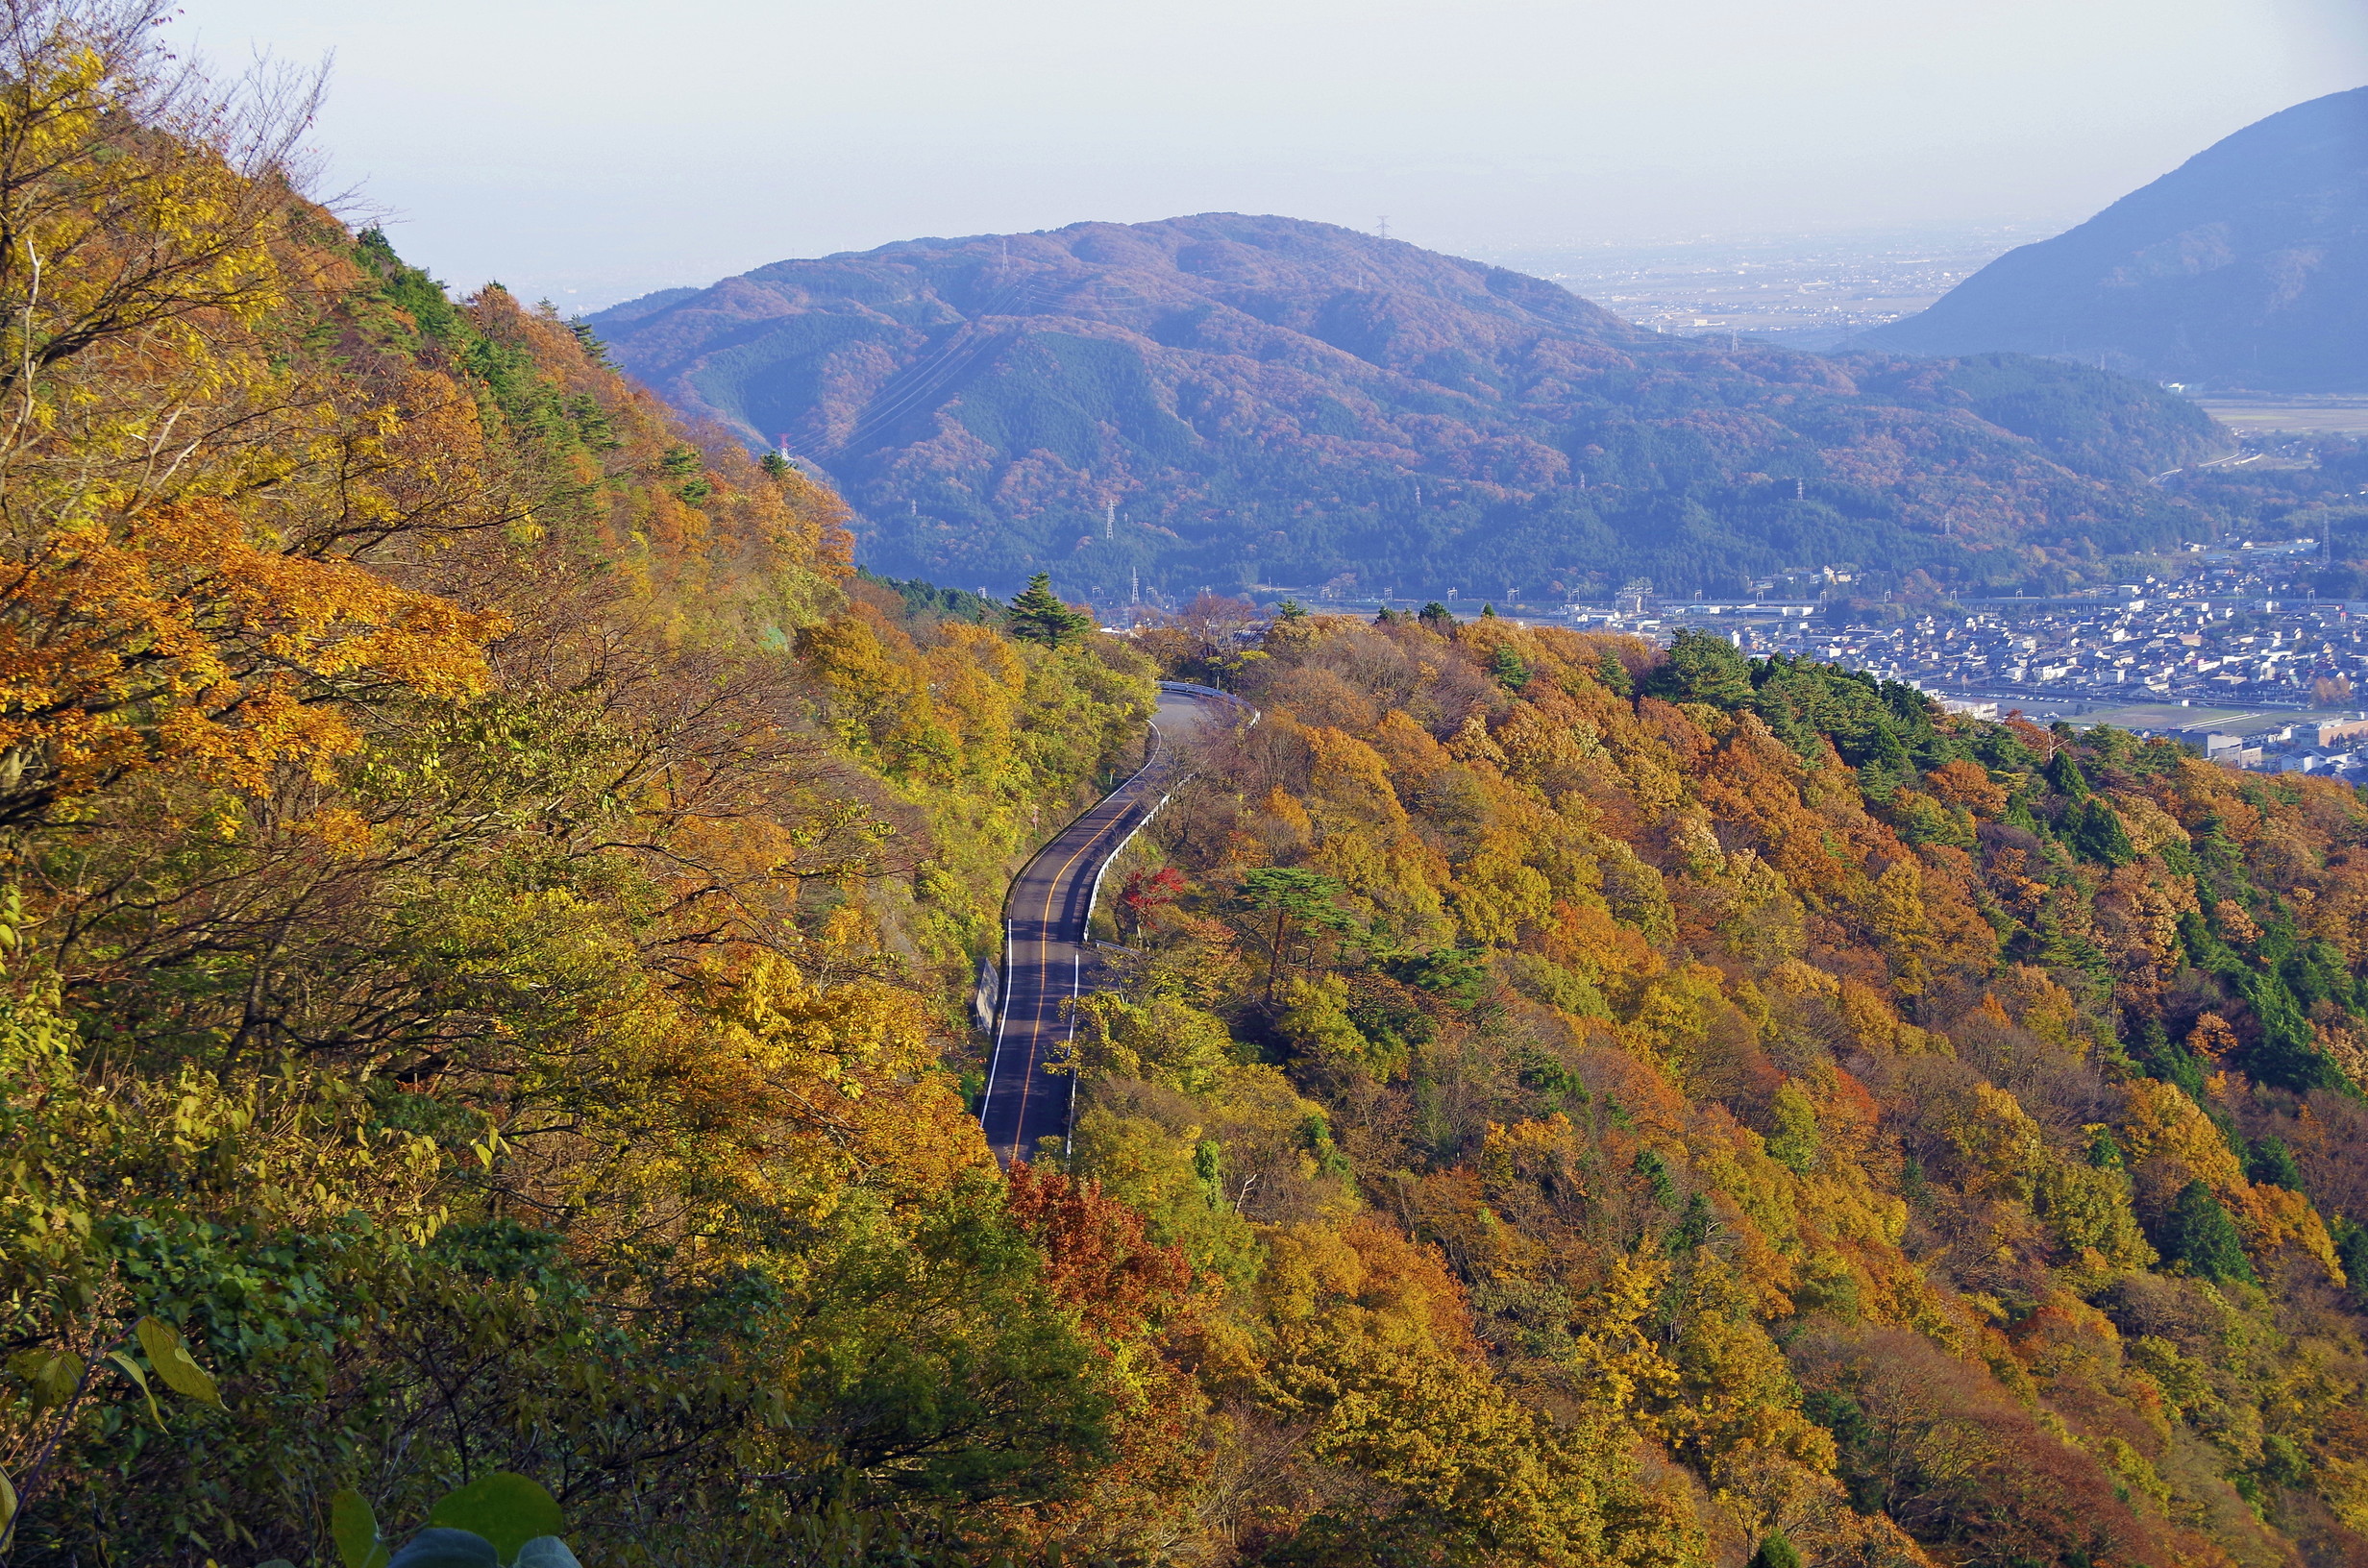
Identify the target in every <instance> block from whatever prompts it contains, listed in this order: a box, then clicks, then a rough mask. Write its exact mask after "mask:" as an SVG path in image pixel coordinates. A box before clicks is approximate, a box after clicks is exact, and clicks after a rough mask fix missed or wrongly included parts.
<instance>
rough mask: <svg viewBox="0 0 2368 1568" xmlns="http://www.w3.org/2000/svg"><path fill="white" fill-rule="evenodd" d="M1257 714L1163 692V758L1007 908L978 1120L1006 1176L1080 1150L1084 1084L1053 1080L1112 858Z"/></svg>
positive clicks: (1156, 736)
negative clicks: (1187, 764) (1055, 1150)
mask: <svg viewBox="0 0 2368 1568" xmlns="http://www.w3.org/2000/svg"><path fill="white" fill-rule="evenodd" d="M1252 711H1253V710H1251V709H1249V708H1248V706H1247V705H1246V704H1245V703H1243V702H1242V701H1241V700H1240V699H1239V698H1231V697H1227V696H1225V695H1223V694H1222V693H1220V692H1213V691H1210V690H1208V689H1207V688H1206V687H1191V686H1186V685H1183V684H1181V683H1178V682H1172V681H1163V682H1161V683H1160V694H1159V709H1158V713H1157V715H1156V716H1155V717H1154V718H1153V719H1152V721H1151V738H1152V746H1151V754H1150V757H1149V759H1148V760H1147V761H1146V762H1145V763H1144V765H1143V767H1142V768H1141V769H1140V770H1139V771H1137V772H1136V773H1135V774H1134V776H1133V777H1131V778H1129V779H1127V780H1126V782H1125V783H1123V784H1121V785H1120V786H1119V787H1118V788H1117V789H1115V790H1113V791H1111V792H1110V793H1109V794H1108V795H1106V796H1103V797H1102V798H1101V801H1100V803H1099V804H1098V805H1096V806H1095V807H1094V808H1093V809H1092V810H1091V811H1089V812H1087V813H1086V814H1085V815H1084V816H1082V817H1080V818H1078V819H1077V820H1076V821H1073V822H1072V823H1070V824H1069V826H1068V827H1066V828H1064V829H1063V830H1062V831H1061V832H1060V834H1059V835H1058V836H1057V837H1055V838H1054V839H1053V840H1052V842H1051V843H1049V844H1048V845H1045V846H1044V847H1043V848H1041V849H1039V850H1037V851H1036V854H1035V858H1034V859H1032V860H1030V861H1029V862H1028V863H1027V864H1026V865H1025V866H1024V867H1022V868H1021V870H1020V874H1019V875H1018V876H1017V877H1015V878H1013V880H1012V884H1011V894H1010V897H1009V898H1008V900H1007V901H1006V902H1005V904H1004V906H1003V988H1002V997H1001V1001H1000V1005H999V1006H998V1007H997V1009H996V1014H995V1044H994V1047H993V1052H992V1054H991V1055H990V1056H989V1057H988V1059H987V1090H986V1094H985V1095H984V1097H983V1098H982V1099H981V1100H980V1102H979V1108H978V1120H979V1123H980V1125H981V1126H983V1127H984V1128H985V1129H986V1134H987V1143H988V1146H989V1147H991V1148H993V1149H994V1150H995V1157H996V1159H998V1160H999V1161H1001V1162H1002V1163H1003V1164H1005V1165H1010V1164H1015V1163H1016V1162H1019V1161H1023V1160H1025V1159H1027V1158H1028V1157H1029V1156H1030V1155H1031V1154H1033V1153H1034V1152H1035V1150H1036V1146H1037V1143H1038V1141H1039V1140H1040V1139H1047V1138H1053V1139H1060V1140H1062V1142H1063V1143H1064V1144H1066V1143H1067V1141H1068V1139H1069V1111H1070V1102H1071V1100H1072V1099H1073V1097H1074V1095H1075V1093H1076V1088H1077V1081H1076V1078H1075V1077H1074V1075H1073V1074H1070V1073H1065V1072H1054V1071H1052V1070H1051V1066H1052V1064H1053V1063H1054V1062H1056V1061H1058V1060H1059V1059H1060V1056H1061V1051H1060V1047H1061V1045H1062V1043H1063V1042H1064V1041H1067V1040H1068V1039H1069V1037H1070V1035H1072V1034H1073V1033H1074V1031H1075V1026H1074V1025H1073V1023H1072V1022H1071V1020H1070V1019H1068V1018H1066V1017H1062V1015H1061V1003H1062V1002H1064V1001H1066V1000H1067V999H1069V998H1070V997H1072V996H1076V995H1081V994H1083V993H1084V992H1087V991H1090V990H1092V989H1094V985H1095V979H1096V975H1095V971H1096V968H1097V967H1098V960H1097V959H1096V957H1095V954H1094V951H1093V949H1092V948H1091V947H1090V946H1089V945H1088V944H1087V943H1086V929H1085V924H1086V919H1087V917H1088V916H1090V915H1091V914H1092V913H1093V908H1094V893H1095V885H1096V883H1098V881H1099V880H1100V878H1101V870H1102V868H1103V867H1104V866H1106V865H1108V864H1109V862H1110V857H1111V856H1113V855H1115V854H1117V853H1118V852H1119V849H1120V847H1121V846H1122V845H1124V844H1125V843H1126V841H1127V840H1128V839H1129V838H1132V837H1133V836H1134V834H1135V832H1136V831H1137V830H1138V829H1140V828H1141V827H1142V826H1143V824H1144V823H1145V822H1147V821H1150V820H1151V814H1152V813H1153V812H1155V811H1157V810H1158V809H1159V806H1160V802H1161V801H1163V800H1165V799H1166V798H1167V795H1168V791H1169V790H1171V789H1172V788H1173V787H1174V785H1175V783H1176V780H1177V777H1178V772H1177V770H1178V769H1179V767H1180V766H1181V765H1182V756H1181V747H1183V746H1184V745H1185V744H1186V743H1188V742H1190V741H1191V740H1193V739H1194V738H1196V736H1198V735H1200V734H1203V733H1210V732H1215V731H1221V730H1223V729H1225V728H1226V727H1228V726H1230V725H1232V724H1233V723H1236V722H1237V721H1238V720H1240V719H1242V718H1244V717H1246V716H1249V715H1250V714H1251V712H1252Z"/></svg>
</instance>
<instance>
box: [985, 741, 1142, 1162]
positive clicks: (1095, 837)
mask: <svg viewBox="0 0 2368 1568" xmlns="http://www.w3.org/2000/svg"><path fill="white" fill-rule="evenodd" d="M1134 782H1135V780H1134V779H1131V778H1130V779H1128V780H1127V781H1126V783H1125V784H1124V785H1121V786H1120V787H1119V788H1118V789H1117V790H1115V791H1113V792H1112V793H1111V794H1110V796H1108V797H1107V798H1105V799H1104V800H1103V801H1102V803H1101V805H1100V806H1097V807H1096V808H1095V810H1096V811H1099V810H1102V809H1103V808H1104V807H1107V806H1109V805H1111V804H1113V803H1114V802H1116V801H1118V800H1119V798H1120V796H1122V795H1124V794H1125V793H1126V790H1127V788H1128V787H1130V786H1132V785H1133V784H1134ZM1132 808H1133V802H1132V801H1128V802H1126V805H1125V807H1124V808H1123V809H1121V810H1119V811H1117V812H1115V813H1113V814H1112V815H1111V816H1110V817H1109V818H1108V819H1107V820H1105V821H1102V822H1101V823H1100V824H1099V825H1098V826H1097V827H1096V828H1095V829H1094V831H1093V833H1092V834H1091V835H1090V836H1089V837H1088V838H1087V839H1086V841H1085V842H1084V843H1083V844H1081V845H1078V846H1077V847H1076V848H1075V849H1074V850H1073V851H1072V852H1071V854H1070V856H1069V858H1068V859H1067V860H1065V861H1063V862H1062V863H1061V869H1060V870H1058V871H1055V872H1054V873H1053V874H1052V877H1051V879H1050V880H1049V881H1048V882H1047V883H1046V884H1045V902H1044V914H1043V917H1042V918H1041V919H1040V920H1039V921H1038V926H1039V930H1038V934H1037V938H1036V959H1035V967H1036V968H1037V969H1038V970H1039V971H1042V970H1044V969H1045V968H1046V966H1048V964H1050V963H1051V951H1050V950H1051V947H1052V938H1051V936H1050V930H1051V926H1052V902H1053V899H1054V898H1055V897H1057V896H1058V895H1059V894H1060V890H1061V886H1062V884H1063V883H1065V882H1066V881H1067V880H1068V879H1069V873H1070V872H1071V871H1072V870H1074V869H1075V867H1076V864H1077V862H1078V861H1079V860H1081V859H1083V858H1084V857H1085V856H1086V855H1087V854H1089V853H1091V852H1092V851H1093V849H1094V848H1095V847H1096V846H1097V845H1099V844H1100V843H1101V841H1102V837H1103V835H1105V834H1107V833H1108V832H1109V831H1110V829H1111V828H1113V827H1115V826H1117V825H1118V824H1119V823H1120V822H1121V821H1124V820H1125V818H1126V812H1127V811H1128V810H1131V809H1132ZM1088 815H1089V817H1090V816H1091V814H1090V813H1089V814H1088ZM1038 980H1039V984H1038V986H1037V990H1036V1005H1035V1007H1034V1008H1033V1009H1032V1010H1031V1011H1030V1013H1029V1016H1028V1045H1027V1066H1026V1067H1025V1069H1024V1071H1023V1072H1022V1073H1021V1076H1020V1109H1019V1112H1018V1114H1017V1117H1016V1119H1015V1120H1014V1121H1013V1123H1012V1129H1011V1157H1012V1159H1013V1160H1014V1161H1017V1160H1018V1159H1019V1158H1020V1151H1021V1147H1022V1145H1023V1143H1024V1139H1026V1136H1027V1100H1028V1094H1029V1092H1030V1091H1031V1090H1034V1088H1035V1087H1036V1069H1037V1066H1038V1062H1037V1052H1038V1047H1039V1046H1040V1045H1041V1044H1042V1041H1043V1038H1044V1023H1045V1002H1046V1000H1047V999H1048V997H1049V996H1050V994H1051V987H1050V985H1049V983H1048V982H1047V981H1046V980H1045V978H1044V975H1043V974H1042V973H1041V972H1040V973H1039V975H1038Z"/></svg>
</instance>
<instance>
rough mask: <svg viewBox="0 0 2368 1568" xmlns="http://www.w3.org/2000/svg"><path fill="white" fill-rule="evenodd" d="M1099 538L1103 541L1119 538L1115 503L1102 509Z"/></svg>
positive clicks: (1116, 505)
mask: <svg viewBox="0 0 2368 1568" xmlns="http://www.w3.org/2000/svg"><path fill="white" fill-rule="evenodd" d="M1101 536H1102V538H1103V539H1105V540H1108V539H1116V538H1117V537H1118V536H1119V503H1118V502H1115V501H1114V502H1110V503H1109V504H1107V505H1106V506H1104V507H1103V508H1102V514H1101Z"/></svg>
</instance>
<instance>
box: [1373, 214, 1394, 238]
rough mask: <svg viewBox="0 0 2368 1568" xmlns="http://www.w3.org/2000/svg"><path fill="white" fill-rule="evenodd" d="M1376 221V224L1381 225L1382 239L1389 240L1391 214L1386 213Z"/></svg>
mask: <svg viewBox="0 0 2368 1568" xmlns="http://www.w3.org/2000/svg"><path fill="white" fill-rule="evenodd" d="M1374 221H1375V222H1377V223H1379V224H1380V225H1381V237H1382V238H1384V239H1388V238H1389V237H1390V216H1389V214H1388V213H1386V212H1385V213H1383V214H1382V215H1381V216H1380V217H1379V218H1377V219H1375V220H1374Z"/></svg>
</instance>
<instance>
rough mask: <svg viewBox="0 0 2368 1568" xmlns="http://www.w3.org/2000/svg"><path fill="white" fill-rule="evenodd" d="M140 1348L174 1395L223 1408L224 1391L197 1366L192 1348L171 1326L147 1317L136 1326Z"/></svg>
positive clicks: (211, 1376)
mask: <svg viewBox="0 0 2368 1568" xmlns="http://www.w3.org/2000/svg"><path fill="white" fill-rule="evenodd" d="M136 1333H137V1334H138V1335H139V1348H140V1349H142V1350H144V1351H146V1352H147V1353H148V1364H149V1365H150V1366H153V1367H155V1368H156V1372H157V1376H158V1377H160V1378H162V1379H163V1380H164V1385H165V1386H166V1387H167V1388H170V1389H171V1390H172V1391H173V1392H174V1393H176V1394H180V1395H182V1396H183V1397H185V1398H187V1399H194V1400H197V1401H199V1402H200V1403H202V1404H207V1405H210V1406H212V1407H213V1408H214V1409H217V1410H218V1409H221V1408H222V1394H221V1390H219V1389H217V1388H216V1387H214V1385H213V1375H212V1374H211V1373H210V1372H208V1371H207V1370H206V1369H205V1368H204V1367H202V1366H200V1365H198V1364H197V1358H195V1357H194V1356H191V1355H190V1354H189V1347H188V1345H187V1344H186V1343H185V1341H184V1340H183V1339H182V1337H181V1333H180V1331H179V1330H177V1329H175V1328H174V1327H173V1326H172V1325H171V1324H169V1323H164V1322H160V1321H159V1320H158V1319H156V1318H153V1317H143V1318H141V1319H140V1320H139V1322H138V1324H137V1325H136Z"/></svg>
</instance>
